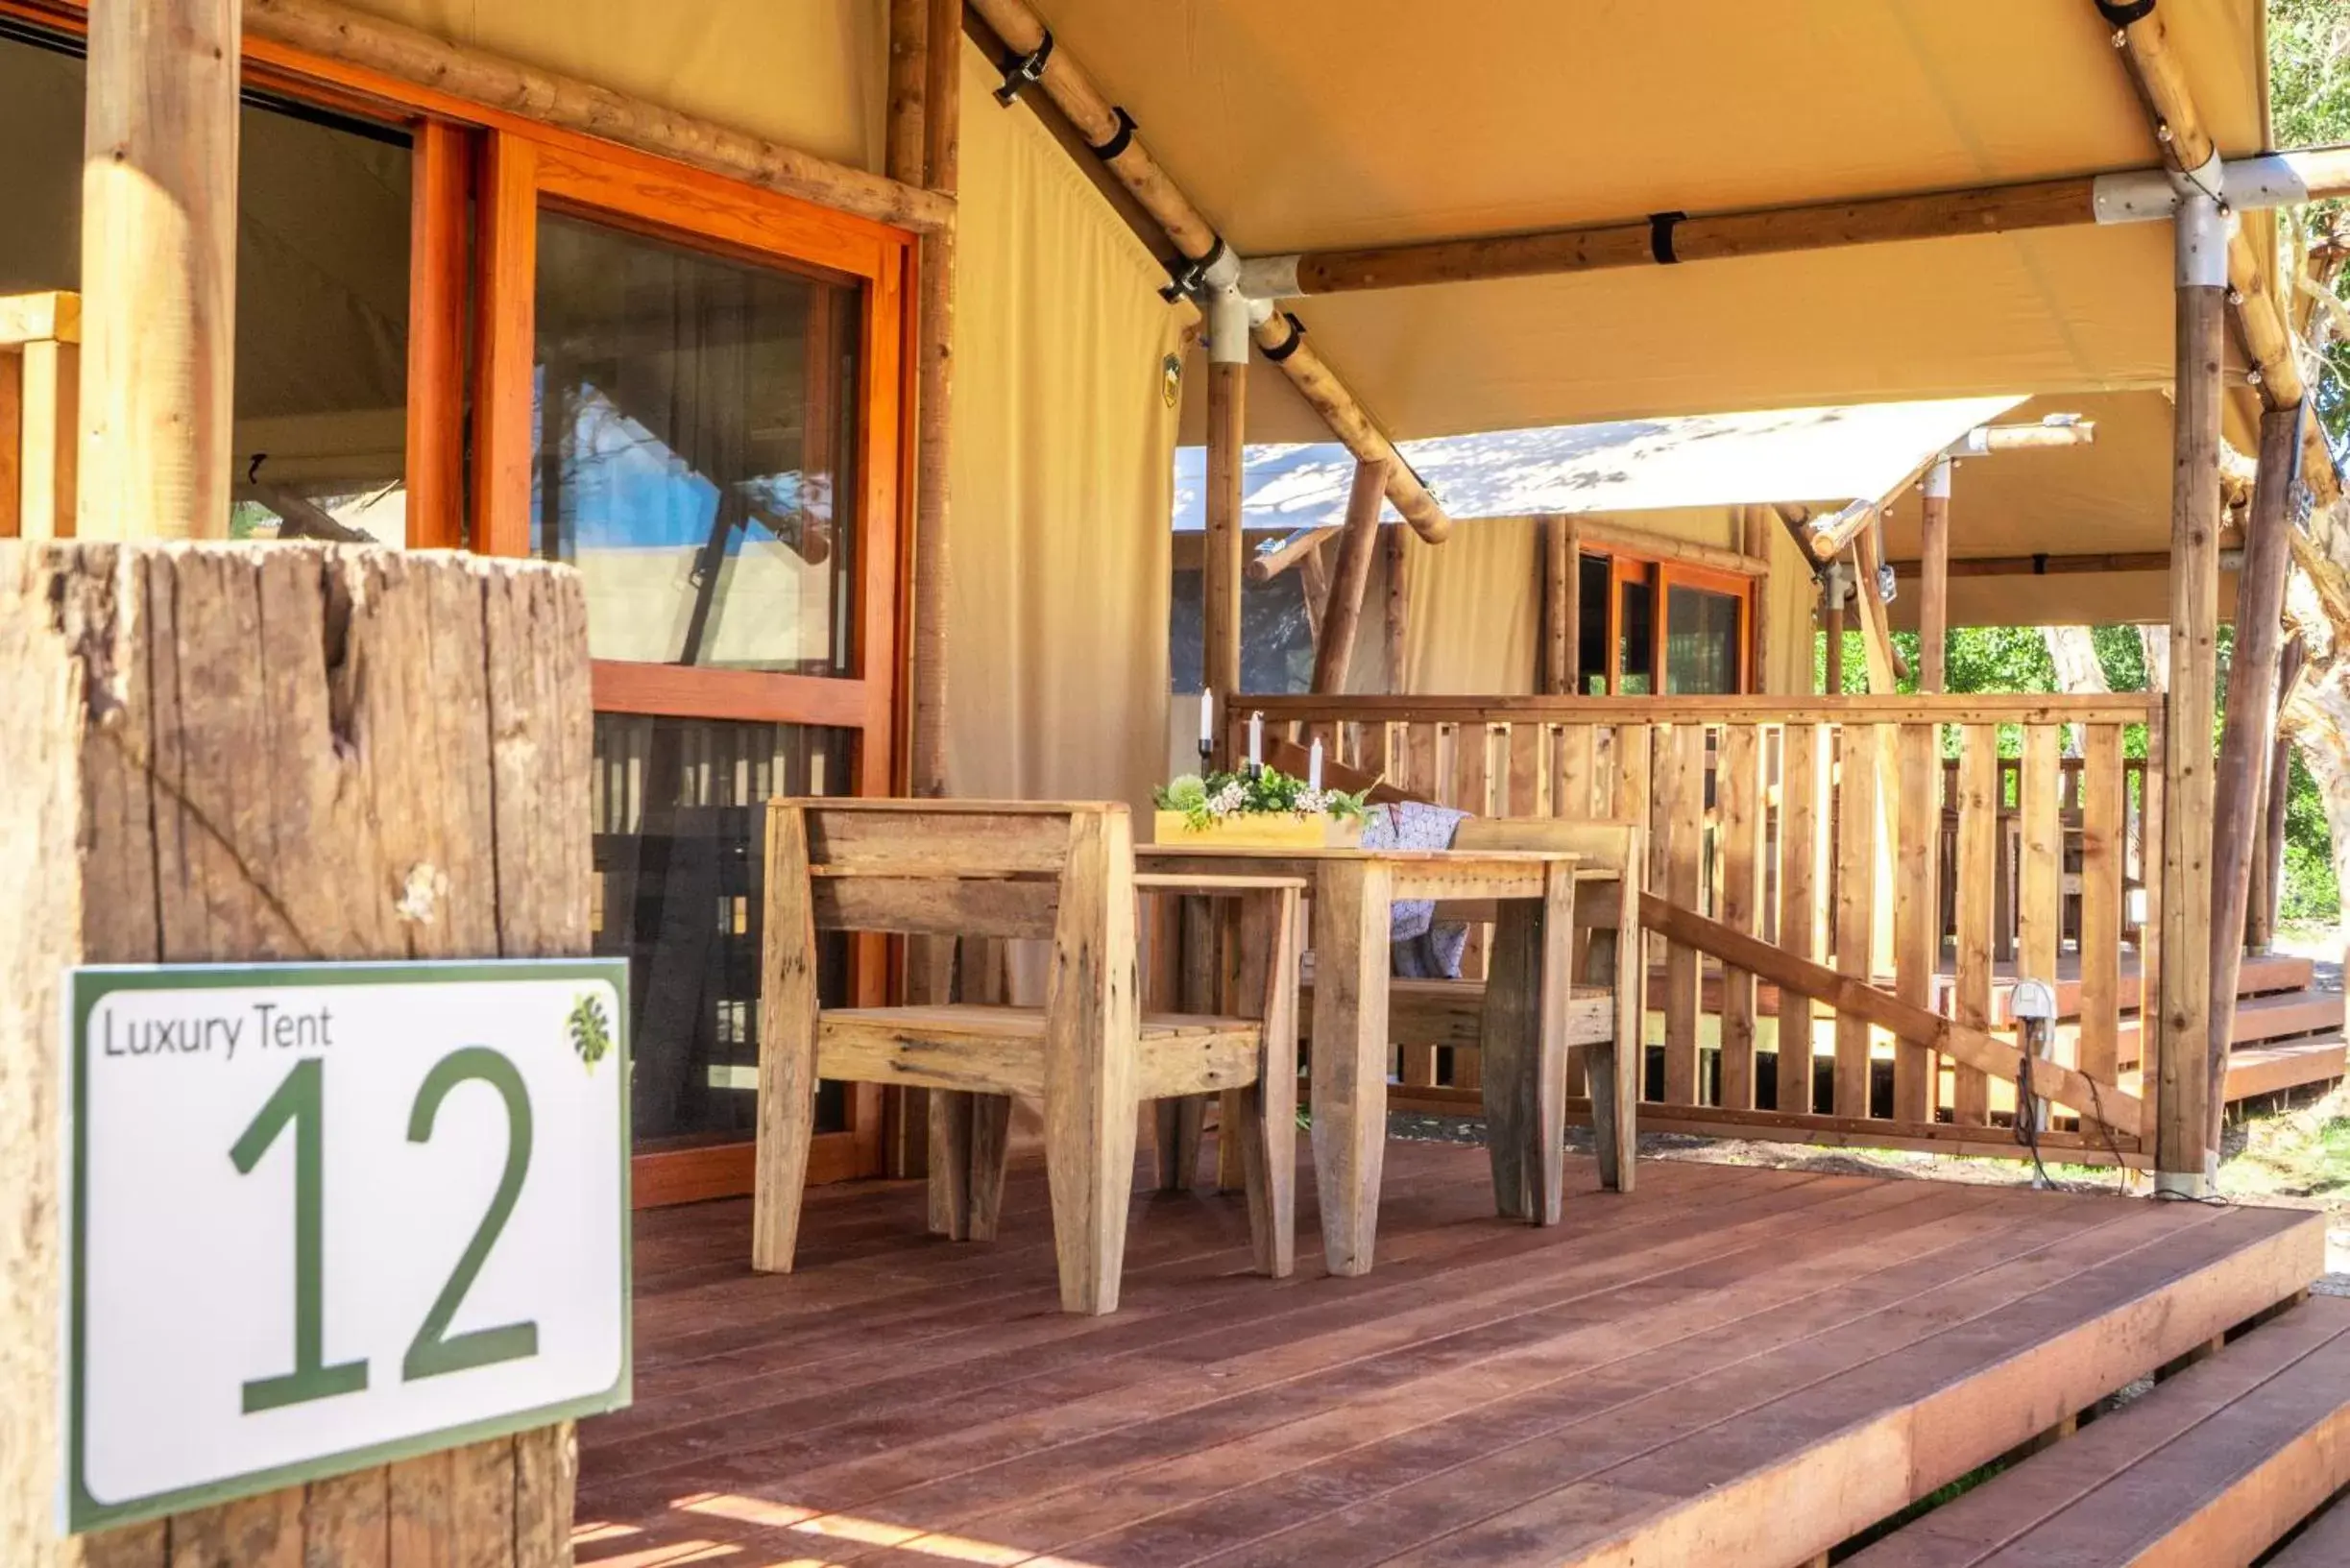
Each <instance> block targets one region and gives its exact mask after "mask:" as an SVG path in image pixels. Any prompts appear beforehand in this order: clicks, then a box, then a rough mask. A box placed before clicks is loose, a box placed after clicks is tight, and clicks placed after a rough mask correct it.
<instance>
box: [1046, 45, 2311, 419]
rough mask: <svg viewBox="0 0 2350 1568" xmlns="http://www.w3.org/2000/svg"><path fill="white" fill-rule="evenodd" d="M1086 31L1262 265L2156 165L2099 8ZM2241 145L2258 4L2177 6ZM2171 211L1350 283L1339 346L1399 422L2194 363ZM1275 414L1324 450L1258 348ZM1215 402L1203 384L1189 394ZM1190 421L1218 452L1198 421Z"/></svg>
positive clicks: (1301, 307) (1259, 382) (1259, 413)
mask: <svg viewBox="0 0 2350 1568" xmlns="http://www.w3.org/2000/svg"><path fill="white" fill-rule="evenodd" d="M1041 9H1042V11H1043V12H1044V13H1045V14H1046V16H1047V19H1048V20H1049V21H1050V22H1051V23H1052V25H1053V28H1054V35H1055V37H1056V40H1057V42H1058V44H1059V46H1061V47H1065V48H1068V49H1070V50H1072V51H1073V52H1074V53H1075V55H1076V56H1077V58H1078V59H1080V60H1083V61H1084V62H1085V64H1086V67H1087V68H1088V70H1089V71H1091V72H1092V73H1093V75H1094V76H1095V77H1096V78H1097V79H1098V80H1099V81H1100V82H1101V84H1102V87H1103V90H1104V91H1105V92H1106V93H1108V94H1109V95H1110V96H1111V97H1112V98H1113V99H1114V100H1115V101H1117V102H1118V103H1120V104H1122V105H1123V106H1124V107H1125V108H1126V109H1128V110H1129V111H1131V113H1132V114H1133V115H1134V117H1135V119H1136V120H1137V121H1138V122H1139V124H1140V125H1141V127H1142V129H1143V134H1144V135H1145V136H1146V137H1148V138H1149V140H1150V143H1151V148H1152V150H1153V152H1154V153H1155V154H1156V155H1157V156H1158V157H1159V158H1160V160H1161V161H1162V162H1163V163H1164V164H1165V165H1166V166H1167V168H1168V170H1169V171H1170V173H1171V174H1172V175H1173V176H1174V178H1175V181H1177V182H1178V183H1179V184H1181V185H1182V186H1183V188H1184V189H1185V190H1186V191H1188V192H1189V193H1190V195H1191V196H1192V197H1193V199H1194V200H1195V201H1197V202H1198V203H1199V205H1200V207H1201V209H1202V210H1203V211H1205V212H1206V213H1207V214H1208V215H1209V216H1210V218H1212V219H1213V220H1214V221H1216V222H1217V223H1218V224H1220V225H1221V226H1222V227H1223V234H1224V237H1225V238H1226V239H1227V241H1229V242H1230V243H1231V244H1232V245H1233V246H1235V247H1236V248H1237V249H1238V250H1239V251H1240V252H1241V253H1243V254H1265V253H1280V252H1287V251H1293V250H1299V249H1309V248H1312V247H1316V246H1325V245H1336V244H1369V243H1377V242H1387V241H1407V240H1414V239H1426V238H1441V237H1452V236H1461V235H1469V234H1478V233H1494V232H1505V231H1512V230H1523V229H1538V228H1547V227H1555V226H1562V225H1570V224H1580V223H1593V222H1603V221H1610V220H1623V219H1628V218H1637V217H1640V216H1642V215H1645V214H1649V213H1654V212H1660V211H1673V210H1680V211H1688V212H1705V211H1714V210H1723V209H1732V208H1745V207H1756V206H1774V205H1795V204H1804V203H1813V202H1822V201H1830V200H1835V199H1840V198H1850V197H1859V196H1869V195H1881V194H1892V193H1902V192H1916V191H1927V190H1937V189H1950V188H1962V187H1968V186H1974V185H1980V184H1984V183H1992V182H2005V181H2020V180H2027V179H2035V178H2046V177H2054V176H2060V175H2072V174H2080V173H2085V172H2096V171H2102V170H2108V169H2119V168H2138V167H2144V166H2147V165H2149V164H2150V163H2152V162H2153V161H2154V148H2153V144H2152V141H2151V139H2150V137H2149V136H2148V133H2147V130H2146V123H2145V115H2144V109H2142V108H2141V106H2140V105H2139V103H2138V102H2137V100H2136V99H2135V97H2134V96H2133V94H2132V92H2131V89H2130V86H2129V84H2128V82H2127V79H2126V77H2125V75H2124V73H2123V71H2122V70H2121V68H2120V65H2119V64H2118V63H2117V61H2116V60H2115V59H2114V50H2113V47H2112V44H2111V41H2110V34H2109V29H2108V28H2107V27H2106V26H2105V25H2104V24H2102V23H2101V22H2100V21H2099V19H2098V16H2097V13H2096V11H2095V9H2094V8H2093V7H2091V6H2089V5H2087V4H2081V3H2064V4H2051V3H2049V0H1975V3H1971V4H1967V5H1943V6H1921V5H1917V4H1914V3H1912V0H1798V3H1795V4H1790V5H1778V6H1751V5H1735V4H1731V3H1728V0H1693V3H1691V4H1688V5H1684V6H1679V7H1674V8H1671V9H1670V10H1669V11H1659V10H1658V9H1656V8H1653V7H1646V6H1612V7H1592V6H1561V5H1555V4H1550V3H1547V0H1496V3H1495V4H1492V5H1489V6H1484V7H1480V8H1478V10H1477V12H1476V13H1475V15H1474V17H1473V18H1471V17H1466V16H1450V15H1448V14H1447V13H1444V12H1441V11H1440V12H1431V11H1430V10H1429V9H1428V8H1427V7H1425V6H1417V5H1412V4H1409V3H1407V0H1296V3H1295V4H1291V5H1286V6H1281V7H1277V8H1268V7H1265V6H1262V5H1258V4H1255V3H1253V0H1193V3H1191V4H1187V5H1183V6H1157V7H1141V8H1137V7H1133V6H1130V5H1124V4H1118V3H1114V0H1052V3H1051V4H1050V5H1046V6H1044V7H1042V8H1041ZM2163 17H2164V20H2165V23H2166V25H2167V26H2168V29H2169V32H2170V34H2171V36H2172V37H2173V39H2174V40H2175V43H2176V45H2177V48H2178V52H2179V54H2180V55H2181V57H2182V58H2183V59H2184V60H2186V61H2188V62H2189V64H2190V66H2191V68H2192V72H2191V74H2192V80H2191V86H2192V88H2193V93H2194V95H2195V97H2196V99H2197V101H2198V102H2199V103H2200V105H2201V106H2202V109H2203V111H2204V114H2205V117H2206V119H2207V121H2208V122H2209V124H2210V126H2211V128H2212V130H2213V132H2214V133H2215V135H2216V136H2217V139H2218V142H2219V145H2220V147H2221V150H2222V151H2223V152H2225V153H2227V154H2229V155H2230V156H2236V155H2241V154H2248V153H2252V152H2257V151H2259V150H2261V149H2262V147H2263V145H2264V143H2265V140H2266V112H2265V103H2264V85H2265V65H2264V62H2263V55H2262V36H2261V12H2260V7H2259V5H2258V4H2257V0H2166V3H2165V5H2164V7H2163ZM2170 279H2171V246H2170V236H2169V231H2168V226H2167V225H2163V224H2150V225H2135V226H2121V227H2113V228H2097V227H2095V226H2083V227H2078V228H2071V229H2044V230H2039V231H2035V232H2029V233H2019V234H2008V235H2000V234H1993V235H1982V236H1971V237H1967V238H1963V239H1943V240H1929V241H1919V242H1911V243H1904V244H1895V245H1878V246H1870V247H1862V248H1854V249H1846V250H1832V251H1820V252H1811V253H1801V254H1790V255H1778V256H1767V257H1754V258H1748V259H1743V260H1735V261H1713V262H1705V263H1698V264H1692V265H1686V266H1679V267H1644V268H1639V269H1632V270H1624V271H1616V272H1602V273H1588V274H1582V275H1576V276H1568V277H1536V278H1519V279H1513V280H1506V281H1492V282H1478V283H1455V284H1442V285H1437V286H1432V287H1422V288H1412V289H1401V290H1394V291H1387V292H1372V293H1361V294H1347V295H1334V296H1327V297H1321V298H1316V299H1312V300H1309V301H1306V302H1303V303H1301V304H1298V305H1297V306H1296V310H1297V314H1298V315H1299V316H1300V317H1301V318H1302V319H1303V320H1304V321H1305V323H1306V325H1307V326H1308V327H1309V328H1310V329H1311V330H1312V331H1313V332H1314V334H1315V343H1316V346H1317V348H1318V350H1320V352H1321V353H1322V355H1323V357H1324V358H1325V359H1327V360H1328V361H1329V362H1330V363H1331V365H1332V366H1333V367H1334V368H1335V369H1337V370H1338V371H1339V372H1340V374H1342V375H1343V376H1345V379H1346V381H1347V383H1348V384H1349V385H1350V386H1351V387H1352V388H1353V389H1354V391H1355V392H1356V393H1357V395H1358V396H1359V397H1360V398H1362V400H1363V402H1364V404H1365V405H1366V406H1367V407H1368V408H1369V410H1370V411H1371V412H1372V413H1373V414H1374V415H1375V416H1376V417H1377V418H1378V419H1380V420H1381V421H1382V422H1384V424H1385V425H1386V427H1387V428H1388V430H1389V433H1390V434H1392V435H1393V436H1395V437H1397V438H1398V439H1412V438H1421V437H1428V436H1438V435H1454V434H1463V433H1467V432H1472V431H1479V430H1498V429H1523V428H1529V427H1533V426H1539V425H1551V424H1565V423H1583V422H1597V421H1604V420H1614V419H1623V418H1637V417H1648V416H1657V415H1673V414H1695V413H1706V412H1718V411H1722V410H1739V409H1751V408H1766V407H1787V406H1791V405H1806V404H1811V405H1825V404H1831V403H1838V402H1848V401H1853V400H1860V399H1868V400H1879V399H1885V400H1892V399H1912V398H1950V397H1975V396H1988V395H1995V394H1999V393H2003V392H2011V391H2013V390H2014V389H2016V388H2019V387H2023V388H2030V389H2032V390H2035V391H2038V392H2044V393H2054V394H2077V393H2083V392H2092V391H2104V390H2118V389H2127V388H2150V387H2155V386H2160V385H2164V384H2167V383H2168V379H2169V373H2170V354H2171V343H2170V333H2171V327H2170V303H2169V296H2170ZM1251 392H1252V394H1254V395H1255V396H1254V398H1253V401H1252V406H1251V410H1250V421H1249V434H1250V437H1251V439H1254V440H1260V441H1282V442H1288V441H1310V440H1314V439H1318V438H1319V436H1320V431H1319V429H1318V427H1317V426H1316V425H1315V423H1314V422H1313V417H1312V415H1311V413H1310V411H1308V410H1306V409H1305V408H1304V407H1303V406H1302V404H1301V403H1300V402H1299V400H1298V399H1297V398H1296V397H1294V396H1293V395H1291V394H1290V393H1289V392H1288V389H1287V388H1286V387H1285V386H1284V385H1283V384H1282V382H1281V379H1280V377H1279V376H1278V375H1277V374H1274V373H1272V372H1271V371H1270V370H1267V369H1263V368H1260V374H1256V375H1254V376H1253V377H1252V382H1251ZM1196 400H1197V395H1196V393H1195V401H1196ZM1185 428H1186V439H1197V438H1198V431H1199V422H1198V411H1197V409H1196V408H1195V409H1193V410H1191V411H1189V418H1188V419H1187V422H1186V427H1185Z"/></svg>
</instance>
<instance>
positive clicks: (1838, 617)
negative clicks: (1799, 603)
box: [1820, 561, 1846, 697]
mask: <svg viewBox="0 0 2350 1568" xmlns="http://www.w3.org/2000/svg"><path fill="white" fill-rule="evenodd" d="M1845 570H1846V567H1845V566H1844V564H1843V563H1842V562H1841V561H1838V562H1831V563H1830V564H1829V567H1828V570H1827V571H1826V572H1824V573H1822V574H1821V577H1820V592H1821V593H1822V595H1823V598H1822V600H1821V610H1820V619H1821V621H1822V623H1823V624H1824V625H1825V627H1826V629H1827V632H1828V673H1827V677H1826V679H1824V680H1823V681H1822V682H1821V684H1820V689H1821V691H1822V692H1823V693H1825V694H1826V695H1828V696H1830V697H1840V696H1842V695H1844V574H1845Z"/></svg>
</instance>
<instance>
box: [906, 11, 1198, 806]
mask: <svg viewBox="0 0 2350 1568" xmlns="http://www.w3.org/2000/svg"><path fill="white" fill-rule="evenodd" d="M964 60H965V72H964V81H963V102H964V106H965V107H964V111H963V166H962V197H963V201H962V233H961V253H960V256H959V263H960V270H959V272H958V274H957V307H956V308H957V315H956V331H957V348H956V356H955V427H954V434H953V443H954V446H953V451H954V483H953V497H954V499H953V511H952V519H953V520H952V524H951V533H952V545H953V551H954V568H953V570H954V589H953V591H952V594H951V595H950V597H949V600H948V615H947V639H948V646H949V648H950V649H951V660H950V672H949V676H948V680H949V683H950V684H949V710H950V718H949V734H948V744H947V779H948V784H949V786H950V787H951V788H952V789H953V790H954V791H955V792H956V793H957V794H963V795H1005V796H1025V797H1028V798H1031V799H1034V798H1045V799H1050V798H1056V797H1057V798H1063V799H1067V798H1094V799H1116V800H1127V801H1129V802H1132V803H1133V804H1134V805H1135V806H1136V807H1137V808H1142V807H1144V806H1146V805H1147V804H1148V795H1149V790H1150V787H1151V784H1154V783H1156V782H1158V780H1159V775H1160V772H1161V769H1162V768H1163V766H1164V761H1165V759H1164V751H1165V744H1166V741H1165V736H1166V707H1167V615H1168V591H1169V580H1170V575H1171V571H1172V564H1171V545H1172V542H1171V538H1170V535H1169V532H1168V528H1167V519H1168V516H1169V510H1170V508H1171V507H1172V506H1173V504H1174V494H1173V492H1174V483H1175V480H1174V449H1175V410H1174V409H1173V408H1172V407H1170V406H1169V404H1168V402H1167V399H1166V397H1165V393H1164V380H1163V372H1162V362H1163V361H1164V359H1165V357H1166V356H1167V355H1168V354H1170V353H1172V352H1174V351H1175V340H1176V334H1177V332H1178V331H1179V330H1180V326H1181V324H1182V320H1183V317H1181V316H1179V315H1178V313H1177V311H1176V310H1175V309H1174V308H1173V307H1171V306H1169V305H1168V304H1166V303H1165V302H1162V301H1161V300H1160V299H1159V297H1158V287H1159V285H1160V284H1161V283H1162V282H1164V281H1165V276H1166V275H1165V274H1164V273H1163V272H1162V271H1161V270H1160V268H1159V267H1158V264H1157V263H1156V262H1155V261H1153V260H1152V259H1151V255H1150V253H1148V252H1147V251H1145V250H1144V249H1143V248H1142V246H1141V244H1140V243H1138V242H1137V241H1136V240H1135V239H1134V237H1133V235H1132V234H1131V233H1130V232H1128V231H1127V229H1126V228H1125V226H1124V225H1123V224H1122V223H1121V222H1120V221H1119V219H1118V217H1117V215H1116V214H1115V213H1113V212H1112V211H1111V210H1110V208H1109V205H1108V204H1107V203H1105V202H1104V201H1103V200H1102V197H1101V195H1100V193H1099V192H1097V191H1096V190H1095V189H1094V188H1093V187H1092V185H1090V184H1089V183H1088V182H1087V181H1086V180H1085V178H1084V176H1083V175H1082V174H1081V173H1079V172H1078V169H1077V168H1076V166H1075V165H1073V164H1072V163H1071V162H1070V160H1069V156H1068V155H1067V154H1066V153H1064V152H1063V151H1062V150H1061V149H1060V147H1059V145H1058V144H1057V143H1055V142H1054V140H1053V139H1052V137H1051V135H1050V134H1049V133H1047V132H1046V131H1045V129H1044V127H1043V126H1042V125H1040V124H1039V123H1038V122H1037V121H1036V119H1035V118H1034V116H1032V115H1031V114H1030V112H1029V111H1028V110H1027V109H1010V110H1005V109H999V108H998V107H997V106H996V103H995V101H994V100H993V99H992V98H991V97H990V96H989V89H990V88H991V87H992V86H993V85H994V84H995V81H996V78H995V76H994V75H993V74H992V73H991V72H990V70H989V67H988V66H987V64H986V62H985V60H983V59H982V58H981V56H980V54H979V52H978V51H977V50H976V49H974V50H969V51H967V52H966V54H965V57H964Z"/></svg>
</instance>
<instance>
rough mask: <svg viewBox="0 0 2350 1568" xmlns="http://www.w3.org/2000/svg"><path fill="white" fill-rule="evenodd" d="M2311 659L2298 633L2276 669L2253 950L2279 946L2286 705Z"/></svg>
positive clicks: (2248, 937) (2250, 925) (2287, 768)
mask: <svg viewBox="0 0 2350 1568" xmlns="http://www.w3.org/2000/svg"><path fill="white" fill-rule="evenodd" d="M2308 660H2309V644H2308V643H2306V642H2304V641H2303V640H2302V639H2300V638H2299V637H2297V636H2296V637H2294V638H2293V639H2291V640H2290V641H2289V642H2287V643H2286V644H2285V654H2284V657H2283V658H2281V659H2280V660H2279V661H2278V662H2277V663H2278V669H2277V719H2278V726H2279V730H2280V733H2279V734H2278V736H2277V739H2276V745H2275V746H2274V747H2273V748H2272V749H2271V750H2270V753H2269V758H2268V774H2267V780H2268V784H2267V803H2266V815H2265V821H2264V827H2263V830H2262V834H2261V852H2260V855H2259V856H2257V857H2256V858H2255V859H2254V861H2253V863H2252V871H2253V881H2252V906H2251V910H2250V912H2249V913H2248V914H2247V915H2246V916H2245V927H2244V945H2245V946H2246V947H2247V948H2248V949H2249V950H2250V951H2252V952H2254V953H2267V952H2269V951H2270V950H2271V949H2273V948H2274V947H2275V946H2276V939H2277V906H2278V904H2279V901H2281V900H2282V899H2283V898H2284V896H2285V815H2286V810H2287V808H2288V807H2289V805H2290V804H2291V799H2292V760H2293V743H2292V742H2291V741H2290V740H2289V739H2287V738H2286V736H2284V735H2283V734H2282V728H2283V723H2284V714H2285V705H2286V703H2288V702H2289V701H2290V700H2291V699H2292V689H2293V687H2294V685H2295V684H2296V683H2297V682H2298V681H2299V680H2300V678H2301V671H2302V668H2303V666H2304V665H2305V664H2306V663H2308Z"/></svg>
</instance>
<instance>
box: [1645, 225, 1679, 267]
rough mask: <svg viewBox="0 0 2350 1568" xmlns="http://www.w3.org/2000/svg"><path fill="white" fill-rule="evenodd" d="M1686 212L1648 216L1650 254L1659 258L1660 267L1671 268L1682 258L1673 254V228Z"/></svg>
mask: <svg viewBox="0 0 2350 1568" xmlns="http://www.w3.org/2000/svg"><path fill="white" fill-rule="evenodd" d="M1687 216H1688V214H1687V213H1686V212H1652V213H1650V214H1649V215H1648V253H1649V254H1650V255H1652V256H1654V257H1656V258H1657V265H1658V266H1660V267H1670V266H1672V265H1673V264H1674V263H1675V262H1677V261H1679V260H1680V259H1681V257H1679V256H1677V255H1675V254H1674V253H1673V228H1674V226H1675V225H1677V224H1679V223H1680V222H1681V221H1682V220H1683V219H1684V218H1686V217H1687Z"/></svg>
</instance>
